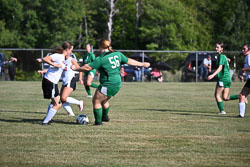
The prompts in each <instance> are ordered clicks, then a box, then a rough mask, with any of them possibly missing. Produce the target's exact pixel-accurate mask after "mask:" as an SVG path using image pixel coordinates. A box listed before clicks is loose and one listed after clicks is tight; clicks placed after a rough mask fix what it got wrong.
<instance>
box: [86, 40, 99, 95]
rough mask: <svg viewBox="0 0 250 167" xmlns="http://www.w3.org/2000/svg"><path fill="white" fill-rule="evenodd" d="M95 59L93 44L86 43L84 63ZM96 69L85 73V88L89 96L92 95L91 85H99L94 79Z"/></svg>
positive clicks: (95, 86)
mask: <svg viewBox="0 0 250 167" xmlns="http://www.w3.org/2000/svg"><path fill="white" fill-rule="evenodd" d="M94 60H95V55H94V54H93V53H92V52H91V46H90V44H87V45H86V53H85V54H84V55H83V63H84V64H88V63H91V62H92V61H94ZM95 73H96V69H93V70H91V71H86V72H85V73H84V86H85V90H86V92H87V93H88V96H87V97H92V95H91V91H90V87H93V88H97V87H98V85H97V84H95V83H94V82H92V81H93V78H94V77H95Z"/></svg>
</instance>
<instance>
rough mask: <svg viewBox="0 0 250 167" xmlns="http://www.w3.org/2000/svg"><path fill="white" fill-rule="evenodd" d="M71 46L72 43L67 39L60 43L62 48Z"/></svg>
mask: <svg viewBox="0 0 250 167" xmlns="http://www.w3.org/2000/svg"><path fill="white" fill-rule="evenodd" d="M72 46H73V45H72V43H71V42H69V41H64V42H63V44H62V48H63V50H66V49H70V48H71V47H72Z"/></svg>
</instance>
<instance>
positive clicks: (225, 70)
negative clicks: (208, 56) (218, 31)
mask: <svg viewBox="0 0 250 167" xmlns="http://www.w3.org/2000/svg"><path fill="white" fill-rule="evenodd" d="M219 65H222V70H221V71H220V72H219V73H218V79H219V81H225V80H231V75H230V72H229V63H228V60H227V57H226V56H225V55H224V54H219V56H218V59H217V61H216V66H217V68H218V67H219Z"/></svg>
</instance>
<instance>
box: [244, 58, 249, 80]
mask: <svg viewBox="0 0 250 167" xmlns="http://www.w3.org/2000/svg"><path fill="white" fill-rule="evenodd" d="M244 68H250V55H247V56H246V58H245V64H244ZM245 72H246V77H247V79H250V71H245Z"/></svg>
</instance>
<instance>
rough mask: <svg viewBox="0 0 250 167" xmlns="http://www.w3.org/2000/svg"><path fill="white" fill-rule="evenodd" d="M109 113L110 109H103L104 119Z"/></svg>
mask: <svg viewBox="0 0 250 167" xmlns="http://www.w3.org/2000/svg"><path fill="white" fill-rule="evenodd" d="M108 113H109V107H108V108H103V109H102V117H104V118H105V117H107V116H108Z"/></svg>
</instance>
